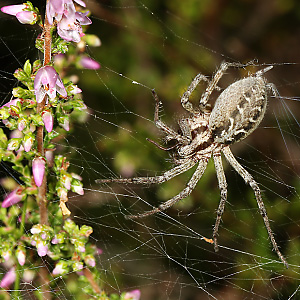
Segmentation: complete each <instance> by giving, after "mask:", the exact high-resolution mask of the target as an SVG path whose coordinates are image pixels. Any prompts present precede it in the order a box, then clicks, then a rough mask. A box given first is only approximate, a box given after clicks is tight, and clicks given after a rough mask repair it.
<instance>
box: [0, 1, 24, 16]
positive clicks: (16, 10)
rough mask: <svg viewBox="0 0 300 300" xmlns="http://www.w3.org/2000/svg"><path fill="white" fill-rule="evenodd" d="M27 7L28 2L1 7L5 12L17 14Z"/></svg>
mask: <svg viewBox="0 0 300 300" xmlns="http://www.w3.org/2000/svg"><path fill="white" fill-rule="evenodd" d="M26 8H28V5H26V4H19V5H8V6H3V7H1V11H2V12H3V13H5V14H8V15H12V16H15V15H16V14H17V13H19V12H21V11H23V10H24V9H26Z"/></svg>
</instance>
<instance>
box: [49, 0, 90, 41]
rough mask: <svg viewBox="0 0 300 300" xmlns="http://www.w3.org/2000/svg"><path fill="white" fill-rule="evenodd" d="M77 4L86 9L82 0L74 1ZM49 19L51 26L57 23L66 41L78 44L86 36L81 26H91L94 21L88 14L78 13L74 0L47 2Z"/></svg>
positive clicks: (60, 34)
mask: <svg viewBox="0 0 300 300" xmlns="http://www.w3.org/2000/svg"><path fill="white" fill-rule="evenodd" d="M74 1H75V2H76V3H77V4H79V5H81V6H83V7H85V3H84V2H83V1H82V0H74ZM46 11H47V18H48V21H49V23H50V24H53V20H56V22H57V32H58V34H59V36H60V37H61V38H63V39H64V40H66V41H73V42H76V43H78V42H79V41H80V38H81V37H82V36H83V35H84V33H83V32H82V27H81V25H89V24H91V23H92V21H91V20H90V19H89V18H88V17H87V14H88V12H87V13H81V12H76V9H75V5H74V2H73V0H49V1H48V2H47V7H46Z"/></svg>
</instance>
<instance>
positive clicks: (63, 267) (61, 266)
mask: <svg viewBox="0 0 300 300" xmlns="http://www.w3.org/2000/svg"><path fill="white" fill-rule="evenodd" d="M67 272H68V264H67V262H66V261H63V260H61V261H59V262H58V263H57V264H56V266H55V268H54V269H53V271H52V274H53V275H63V274H65V273H67Z"/></svg>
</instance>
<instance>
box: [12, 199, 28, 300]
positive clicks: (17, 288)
mask: <svg viewBox="0 0 300 300" xmlns="http://www.w3.org/2000/svg"><path fill="white" fill-rule="evenodd" d="M26 210H27V198H26V199H25V200H24V204H23V209H22V217H21V224H20V229H19V233H20V239H21V238H22V235H23V233H24V227H25V219H26ZM16 260H17V259H16ZM22 275H23V267H22V266H21V265H20V264H19V263H18V262H16V280H15V284H14V292H13V299H20V282H21V277H22Z"/></svg>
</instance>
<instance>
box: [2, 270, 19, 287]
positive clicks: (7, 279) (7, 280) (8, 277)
mask: <svg viewBox="0 0 300 300" xmlns="http://www.w3.org/2000/svg"><path fill="white" fill-rule="evenodd" d="M15 280H16V271H15V268H11V269H10V270H9V271H8V272H7V273H6V274H5V275H4V277H3V278H2V280H1V282H0V287H1V288H3V289H9V287H10V285H11V284H13V283H14V282H15Z"/></svg>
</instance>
